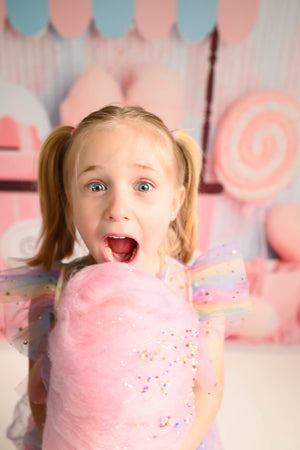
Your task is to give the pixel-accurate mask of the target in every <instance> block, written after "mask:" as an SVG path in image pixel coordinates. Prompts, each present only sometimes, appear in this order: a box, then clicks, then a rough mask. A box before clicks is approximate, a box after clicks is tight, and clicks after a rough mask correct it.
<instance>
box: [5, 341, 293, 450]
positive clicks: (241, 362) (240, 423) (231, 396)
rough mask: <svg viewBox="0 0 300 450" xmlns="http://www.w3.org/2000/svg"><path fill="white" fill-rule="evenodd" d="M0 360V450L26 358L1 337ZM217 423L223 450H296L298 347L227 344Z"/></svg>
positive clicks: (16, 396) (9, 447)
mask: <svg viewBox="0 0 300 450" xmlns="http://www.w3.org/2000/svg"><path fill="white" fill-rule="evenodd" d="M0 361H1V363H0V367H1V369H0V370H1V371H0V401H1V408H0V449H1V450H12V449H14V446H13V445H12V444H11V443H10V442H9V441H8V440H7V439H6V437H5V429H6V427H7V425H8V424H9V423H10V420H11V417H12V412H13V408H14V405H15V403H16V401H17V399H18V398H19V396H18V394H17V393H16V392H15V391H14V388H15V386H16V385H17V384H18V382H19V381H20V380H22V379H23V378H24V377H25V376H26V372H27V360H26V358H25V357H24V356H21V355H19V354H18V353H17V352H16V350H14V349H13V348H11V347H10V346H9V345H8V344H7V343H6V342H3V341H0ZM219 426H220V431H221V435H222V438H223V442H224V447H225V450H300V347H265V346H263V347H251V346H245V345H238V344H231V343H227V344H226V387H225V394H224V401H223V406H222V409H221V411H220V413H219ZM154 450H155V449H154Z"/></svg>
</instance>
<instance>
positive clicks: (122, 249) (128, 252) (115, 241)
mask: <svg viewBox="0 0 300 450" xmlns="http://www.w3.org/2000/svg"><path fill="white" fill-rule="evenodd" d="M136 251H137V242H136V241H135V240H134V239H131V238H129V237H122V238H115V237H107V238H106V242H105V255H106V257H107V258H108V261H119V262H130V261H132V260H133V258H134V256H135V254H136Z"/></svg>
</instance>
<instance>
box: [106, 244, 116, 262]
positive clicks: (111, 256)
mask: <svg viewBox="0 0 300 450" xmlns="http://www.w3.org/2000/svg"><path fill="white" fill-rule="evenodd" d="M105 253H106V256H107V258H108V259H109V261H110V262H113V260H114V257H113V253H112V250H111V248H110V247H106V249H105Z"/></svg>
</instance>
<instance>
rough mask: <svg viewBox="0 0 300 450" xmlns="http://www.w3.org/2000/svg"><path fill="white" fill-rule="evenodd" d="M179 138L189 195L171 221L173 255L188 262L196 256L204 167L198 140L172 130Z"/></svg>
mask: <svg viewBox="0 0 300 450" xmlns="http://www.w3.org/2000/svg"><path fill="white" fill-rule="evenodd" d="M172 136H173V137H174V140H175V143H174V144H175V146H176V150H177V152H178V151H179V152H178V153H179V154H177V158H178V157H179V158H180V159H181V164H180V165H181V166H182V167H183V168H184V171H183V174H182V179H183V185H184V187H185V190H186V191H185V198H184V201H183V204H182V206H181V208H180V210H179V212H178V214H177V217H176V219H175V220H174V221H173V222H171V225H170V228H171V236H172V235H173V237H171V248H170V254H171V255H172V256H173V257H174V258H177V259H179V260H180V261H182V262H184V263H187V262H188V261H189V260H190V259H191V258H192V256H193V253H194V250H195V247H196V240H197V198H198V186H199V178H200V173H201V169H202V162H201V161H202V155H201V151H200V149H199V146H198V145H197V143H196V141H195V140H194V139H193V138H192V137H191V136H190V135H189V134H188V133H187V132H186V131H183V130H176V131H175V132H173V133H172Z"/></svg>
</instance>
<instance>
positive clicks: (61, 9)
mask: <svg viewBox="0 0 300 450" xmlns="http://www.w3.org/2000/svg"><path fill="white" fill-rule="evenodd" d="M49 7H50V21H51V22H52V24H53V26H54V27H55V28H56V30H57V32H58V33H60V34H61V35H62V36H63V37H65V38H75V37H77V36H80V35H81V34H83V33H84V32H85V31H86V30H87V29H88V27H89V26H90V24H91V20H92V0H76V1H74V0H63V1H62V0H49Z"/></svg>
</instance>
